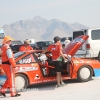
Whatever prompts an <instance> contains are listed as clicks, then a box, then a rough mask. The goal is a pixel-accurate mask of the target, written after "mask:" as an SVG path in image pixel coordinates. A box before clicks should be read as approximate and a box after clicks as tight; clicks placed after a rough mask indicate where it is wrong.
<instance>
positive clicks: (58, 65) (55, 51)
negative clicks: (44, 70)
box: [42, 36, 66, 87]
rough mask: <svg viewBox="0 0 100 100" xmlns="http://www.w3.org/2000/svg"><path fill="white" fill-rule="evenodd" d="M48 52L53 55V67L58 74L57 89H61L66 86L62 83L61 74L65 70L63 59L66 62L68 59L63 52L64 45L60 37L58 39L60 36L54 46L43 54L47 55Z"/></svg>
mask: <svg viewBox="0 0 100 100" xmlns="http://www.w3.org/2000/svg"><path fill="white" fill-rule="evenodd" d="M48 51H50V52H51V53H52V60H53V65H54V67H55V70H56V73H57V87H61V86H62V85H64V82H63V81H62V76H61V72H62V70H63V62H62V58H63V59H64V60H66V58H65V56H64V54H63V52H62V45H61V43H60V37H58V36H56V37H54V44H51V45H50V46H49V47H48V48H47V49H46V50H45V51H43V52H42V53H45V52H48Z"/></svg>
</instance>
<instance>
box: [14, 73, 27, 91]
mask: <svg viewBox="0 0 100 100" xmlns="http://www.w3.org/2000/svg"><path fill="white" fill-rule="evenodd" d="M15 86H16V89H17V91H23V89H25V88H26V87H27V86H28V79H27V77H26V76H25V75H24V74H17V75H16V76H15Z"/></svg>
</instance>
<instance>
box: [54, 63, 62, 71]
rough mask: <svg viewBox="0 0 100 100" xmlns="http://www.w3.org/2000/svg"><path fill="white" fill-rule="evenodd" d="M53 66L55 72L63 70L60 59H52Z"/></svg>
mask: <svg viewBox="0 0 100 100" xmlns="http://www.w3.org/2000/svg"><path fill="white" fill-rule="evenodd" d="M53 66H54V67H55V71H56V72H62V71H63V62H62V61H53Z"/></svg>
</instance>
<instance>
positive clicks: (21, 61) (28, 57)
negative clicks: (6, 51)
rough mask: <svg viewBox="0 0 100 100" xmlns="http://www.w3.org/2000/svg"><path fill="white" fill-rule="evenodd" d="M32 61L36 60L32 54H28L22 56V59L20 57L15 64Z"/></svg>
mask: <svg viewBox="0 0 100 100" xmlns="http://www.w3.org/2000/svg"><path fill="white" fill-rule="evenodd" d="M32 62H36V61H35V59H34V56H33V54H29V55H27V56H25V57H23V58H22V59H20V60H19V61H18V62H17V64H29V63H32Z"/></svg>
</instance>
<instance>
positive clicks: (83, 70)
mask: <svg viewBox="0 0 100 100" xmlns="http://www.w3.org/2000/svg"><path fill="white" fill-rule="evenodd" d="M92 76H93V71H92V68H91V67H89V66H87V65H85V66H82V67H80V68H79V70H78V73H77V79H78V80H79V81H81V82H87V81H89V80H91V78H92Z"/></svg>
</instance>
